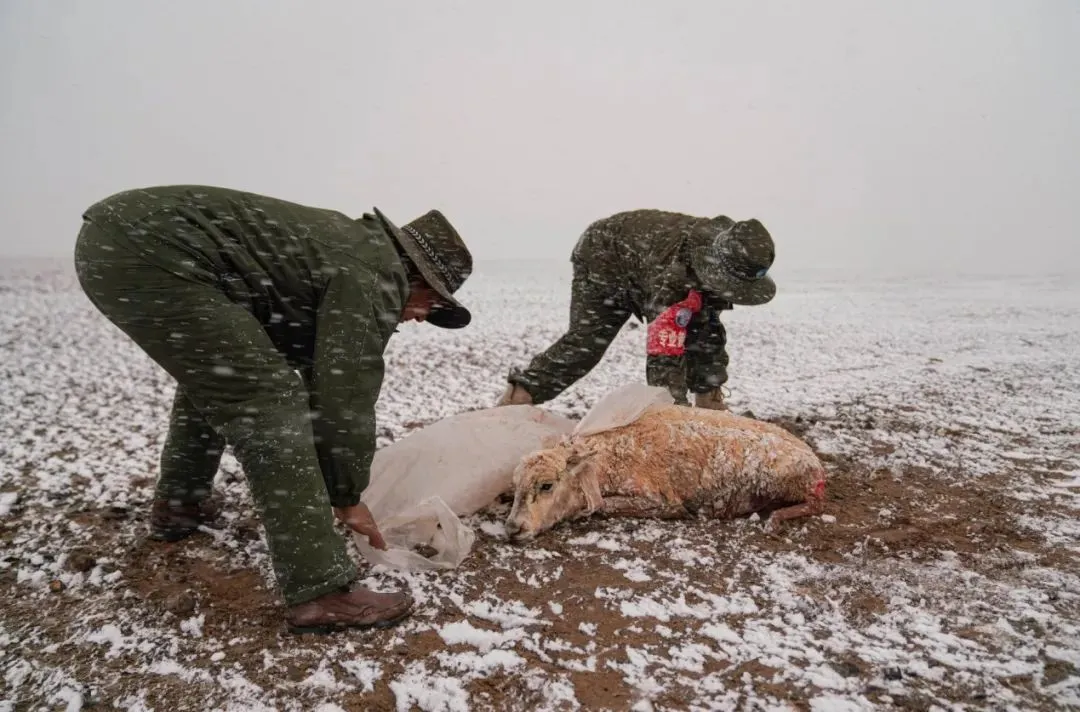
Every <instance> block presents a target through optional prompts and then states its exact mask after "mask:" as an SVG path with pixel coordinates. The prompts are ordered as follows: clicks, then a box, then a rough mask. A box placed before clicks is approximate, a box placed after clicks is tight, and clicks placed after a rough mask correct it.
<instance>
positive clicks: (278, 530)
mask: <svg viewBox="0 0 1080 712" xmlns="http://www.w3.org/2000/svg"><path fill="white" fill-rule="evenodd" d="M114 229H116V230H120V229H125V228H123V227H116V228H114V227H112V226H110V227H109V228H108V229H103V228H99V227H97V226H95V225H93V224H89V223H87V224H85V225H84V227H83V230H82V232H81V233H80V235H79V240H78V242H77V245H76V268H77V273H78V277H79V281H80V284H81V285H82V287H83V289H84V291H85V292H86V293H87V295H88V296H89V297H90V299H91V300H92V301H93V302H94V303H95V305H97V307H98V309H99V310H100V311H102V313H103V314H104V315H105V316H106V317H107V318H108V319H109V320H110V321H111V322H112V323H113V324H114V325H116V326H117V327H118V328H119V329H121V330H122V331H123V332H124V333H125V334H127V335H128V336H129V337H130V338H131V339H132V340H134V341H135V342H136V343H137V344H138V345H139V346H140V347H141V348H142V349H143V350H144V351H145V352H146V353H147V355H149V356H150V358H152V359H153V360H154V361H155V362H156V363H157V364H159V365H160V366H161V367H162V368H163V369H165V371H167V372H168V373H169V374H170V375H171V376H173V377H174V378H175V379H176V380H177V382H178V383H179V384H180V386H181V387H182V388H183V390H184V392H185V394H186V396H187V397H188V398H189V399H190V401H191V405H192V406H193V407H194V408H195V409H196V410H198V411H199V413H201V414H202V416H203V417H204V418H205V420H206V422H207V423H208V424H209V425H210V426H211V428H213V430H215V431H216V432H217V433H219V434H220V435H221V436H222V437H223V438H224V439H225V440H226V441H227V442H228V443H229V444H230V445H231V446H232V448H233V451H234V453H235V454H236V457H237V460H239V462H240V464H241V466H242V468H243V470H244V474H245V476H246V477H247V480H248V483H249V485H250V487H251V492H252V497H253V499H254V500H255V504H256V507H257V508H258V511H259V513H260V515H261V518H262V523H263V527H264V529H265V532H266V538H267V543H268V545H269V549H270V556H271V560H272V562H273V568H274V573H275V576H276V579H277V583H278V586H279V589H280V590H281V593H282V596H283V598H284V599H285V603H286V604H287V605H293V604H297V603H302V602H304V601H308V600H311V599H314V598H317V597H319V596H321V595H323V594H326V593H330V592H332V591H334V590H336V589H338V588H339V587H341V586H343V585H346V584H348V583H350V582H351V581H353V580H354V579H355V578H356V568H355V564H354V563H353V562H352V560H351V559H350V558H349V556H348V553H347V550H346V548H345V542H344V540H343V539H342V537H341V536H340V535H339V534H338V533H337V532H335V530H334V524H333V514H332V511H331V509H330V503H329V500H328V497H327V493H326V487H325V485H324V483H323V479H322V475H321V472H320V469H319V462H318V457H317V456H316V452H315V445H314V443H313V440H312V428H311V419H310V415H309V409H308V393H307V389H306V388H304V387H303V384H302V383H301V380H300V377H299V375H298V374H297V373H296V372H295V371H294V370H293V369H292V368H291V367H290V366H289V365H288V364H287V363H286V361H285V359H284V358H283V357H282V356H281V355H280V354H279V353H278V351H277V349H276V348H275V347H274V345H273V343H272V342H271V341H270V338H269V337H268V336H267V334H266V332H265V331H264V330H263V328H262V326H261V325H260V324H259V322H258V321H257V320H256V319H255V318H254V317H253V316H252V315H251V314H250V313H249V312H248V311H246V310H245V309H244V308H243V307H241V306H239V305H237V304H234V303H233V302H231V301H229V300H228V299H227V298H226V297H225V296H224V295H223V294H222V293H221V292H220V291H219V290H218V289H217V288H215V286H214V285H212V284H205V283H201V282H198V281H193V280H188V279H184V278H182V277H179V276H176V275H174V274H172V273H170V272H167V271H165V270H162V269H160V268H158V267H155V266H152V265H149V264H147V263H146V262H144V261H142V260H141V259H140V258H139V257H137V256H135V255H133V254H131V253H130V252H127V253H125V252H124V251H123V249H122V248H118V247H117V244H116V241H114V239H113V238H112V237H111V236H110V233H109V230H114ZM162 249H163V250H165V249H169V248H168V246H167V245H166V244H164V243H163V246H162ZM178 261H179V260H178Z"/></svg>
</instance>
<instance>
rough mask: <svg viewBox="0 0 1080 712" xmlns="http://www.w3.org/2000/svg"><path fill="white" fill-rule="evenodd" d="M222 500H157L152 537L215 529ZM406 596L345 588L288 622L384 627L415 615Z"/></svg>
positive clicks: (300, 628)
mask: <svg viewBox="0 0 1080 712" xmlns="http://www.w3.org/2000/svg"><path fill="white" fill-rule="evenodd" d="M220 511H221V503H220V500H219V499H218V498H216V497H207V498H205V499H203V500H202V501H200V502H196V503H190V504H188V503H182V502H177V501H174V500H168V499H156V500H154V502H153V504H152V505H151V508H150V538H151V539H154V540H157V541H168V542H175V541H180V540H181V539H184V538H186V537H188V536H190V535H191V534H194V533H195V531H196V530H197V529H198V528H199V527H201V526H205V527H210V528H216V526H217V517H218V514H219V513H220ZM412 608H413V599H412V596H410V595H409V594H407V593H377V592H375V591H369V590H368V589H366V588H362V587H357V588H353V587H352V586H344V587H342V588H341V589H339V590H337V591H334V592H333V593H328V594H325V595H323V596H320V597H319V598H316V599H314V600H312V601H306V602H304V603H300V604H298V605H295V606H290V607H289V609H288V611H287V612H286V616H285V620H286V623H287V625H288V627H289V631H290V632H292V633H329V632H331V631H334V630H339V629H343V628H385V627H388V626H391V625H394V624H395V623H397V622H399V621H400V620H402V619H403V618H405V617H406V616H408V615H409V614H410V613H411V612H412Z"/></svg>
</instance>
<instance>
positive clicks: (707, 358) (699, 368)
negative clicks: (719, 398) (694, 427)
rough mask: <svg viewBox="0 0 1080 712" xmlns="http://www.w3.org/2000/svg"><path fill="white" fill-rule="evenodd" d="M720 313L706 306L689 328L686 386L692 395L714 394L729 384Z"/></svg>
mask: <svg viewBox="0 0 1080 712" xmlns="http://www.w3.org/2000/svg"><path fill="white" fill-rule="evenodd" d="M720 313H721V312H720V310H719V309H717V308H715V307H711V306H706V307H705V308H704V309H702V311H701V312H700V313H699V314H700V316H701V318H700V319H695V320H694V321H692V322H691V324H690V329H689V332H688V334H687V339H686V341H687V346H686V384H687V387H688V388H689V389H690V391H691V392H693V393H695V394H701V393H709V392H711V391H714V390H717V389H718V388H720V386H722V385H724V384H725V383H727V380H728V373H727V367H728V353H727V332H726V331H725V329H724V325H723V323H721V321H720Z"/></svg>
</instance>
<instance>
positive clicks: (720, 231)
mask: <svg viewBox="0 0 1080 712" xmlns="http://www.w3.org/2000/svg"><path fill="white" fill-rule="evenodd" d="M775 259H776V248H775V247H774V245H773V240H772V236H771V235H769V231H768V230H766V229H765V226H764V225H762V224H761V222H760V221H758V220H756V219H750V220H740V221H738V222H734V223H733V222H731V221H730V220H728V219H726V218H723V219H721V218H716V219H714V220H708V221H705V223H704V224H702V225H701V226H699V227H698V228H697V229H695V230H694V237H693V244H692V245H691V247H690V265H691V267H692V268H693V270H694V273H695V274H696V275H697V277H698V279H699V280H700V281H701V286H702V288H703V289H705V290H706V291H709V292H712V293H714V294H716V295H717V296H719V297H720V298H722V299H724V300H725V301H728V302H731V303H732V304H740V305H746V306H754V305H758V304H765V303H766V302H769V301H771V300H772V298H773V297H774V296H776V283H775V282H774V281H773V279H772V277H770V276H768V271H769V269H770V268H771V267H772V264H773V260H775Z"/></svg>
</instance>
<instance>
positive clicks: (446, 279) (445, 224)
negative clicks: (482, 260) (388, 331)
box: [375, 208, 473, 329]
mask: <svg viewBox="0 0 1080 712" xmlns="http://www.w3.org/2000/svg"><path fill="white" fill-rule="evenodd" d="M375 215H377V216H378V218H379V220H381V221H382V222H383V224H384V225H385V226H386V229H387V230H389V231H390V234H392V235H393V236H394V238H395V239H396V240H397V241H398V244H400V245H401V247H402V249H404V250H405V254H407V255H408V256H409V259H410V260H411V261H412V263H413V264H414V265H416V269H417V270H419V271H420V274H421V276H423V278H424V281H425V282H427V283H428V285H429V286H430V287H431V288H432V289H434V290H435V292H436V293H438V295H439V299H440V303H439V304H437V305H435V307H434V308H432V310H431V312H430V313H429V314H428V316H427V321H428V322H429V323H431V324H434V325H435V326H438V327H442V328H443V329H460V328H462V327H464V326H468V325H469V322H471V321H472V313H471V312H470V311H469V310H468V309H466V308H465V306H464V305H463V304H462V303H461V302H459V301H458V300H457V299H456V298H455V297H454V293H455V292H457V291H458V290H459V289H461V285H462V284H464V283H465V280H466V279H468V278H469V275H470V274H472V269H473V261H472V254H471V253H470V252H469V248H468V247H466V246H465V241H464V240H462V239H461V236H460V235H458V232H457V230H455V229H454V226H453V225H451V224H450V221H449V220H447V219H446V217H445V216H444V215H443V214H442V213H440V212H439V211H438V210H430V211H428V212H427V213H425V214H424V215H421V216H420V217H418V218H417V219H415V220H413V221H412V222H410V223H406V224H405V225H403V226H402V227H400V228H399V227H398V226H397V225H395V224H394V223H393V222H392V221H391V220H390V219H389V218H387V217H386V216H385V215H383V213H382V212H381V211H380V210H379V209H378V208H375Z"/></svg>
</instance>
